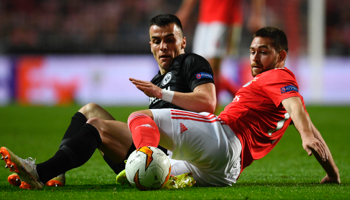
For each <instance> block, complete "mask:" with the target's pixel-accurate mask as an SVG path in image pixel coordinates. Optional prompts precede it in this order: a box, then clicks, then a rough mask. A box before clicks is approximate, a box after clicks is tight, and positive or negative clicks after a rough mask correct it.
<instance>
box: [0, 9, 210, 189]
mask: <svg viewBox="0 0 350 200" xmlns="http://www.w3.org/2000/svg"><path fill="white" fill-rule="evenodd" d="M149 34H150V42H149V43H150V47H151V51H152V53H153V55H154V58H155V60H156V61H157V63H158V66H159V72H158V74H157V75H156V76H155V77H154V78H153V79H152V80H151V82H148V81H142V80H137V79H134V78H130V81H131V82H132V83H133V84H134V85H135V86H136V87H137V88H138V89H140V90H141V91H143V92H144V93H145V94H146V95H147V96H149V97H150V104H149V108H152V109H153V108H176V109H182V110H192V111H196V112H200V111H206V112H214V110H215V107H216V96H215V86H214V84H213V83H214V81H213V73H212V69H211V67H210V65H209V63H208V62H207V61H206V60H205V59H204V58H203V57H201V56H198V55H196V54H192V53H190V54H186V53H185V51H184V49H185V47H186V38H185V37H184V36H183V30H182V25H181V22H180V20H179V19H178V18H177V17H176V16H174V15H167V14H166V15H158V16H156V17H154V18H153V19H151V21H150V24H149ZM96 148H98V149H99V150H100V151H102V152H103V155H104V158H105V160H106V161H107V163H108V164H109V165H110V166H111V167H112V169H113V170H114V171H115V173H119V172H120V171H121V170H123V169H124V168H125V163H124V160H125V159H126V158H127V157H128V156H129V154H130V153H131V152H132V151H133V150H134V149H135V147H134V145H133V142H132V137H131V133H130V131H129V129H128V126H127V124H126V123H125V122H120V121H116V120H114V118H113V117H112V115H111V114H110V113H108V112H107V111H106V110H104V109H103V108H102V107H100V106H99V105H97V104H94V103H89V104H87V105H85V106H83V107H82V108H81V109H79V111H78V112H77V113H75V114H74V116H73V117H72V120H71V123H70V125H69V127H68V129H67V131H66V133H65V135H64V136H63V139H62V142H61V144H60V148H59V150H58V151H57V153H56V154H55V155H54V156H53V157H52V158H50V159H49V160H47V161H45V162H43V163H40V164H35V163H34V162H32V161H30V160H28V159H26V160H24V159H21V158H18V157H17V156H15V155H14V154H13V153H11V151H10V150H8V149H7V148H5V147H2V148H1V149H0V153H2V155H3V156H2V158H3V159H5V162H6V163H7V165H6V166H7V167H10V169H11V170H15V171H16V172H17V173H18V175H19V177H20V179H21V180H22V183H23V185H22V186H21V187H22V188H33V189H41V188H42V187H43V184H45V183H49V185H50V184H51V185H56V184H59V185H64V180H65V178H64V173H65V172H66V171H68V170H70V169H73V168H76V167H79V166H81V165H82V164H84V163H85V162H86V161H88V160H89V159H90V157H91V156H92V155H93V153H94V151H95V150H96ZM21 166H22V168H21ZM23 167H24V168H23ZM58 175H60V176H58ZM56 176H58V177H56ZM54 177H56V178H54ZM52 178H54V179H53V180H52V181H49V180H50V179H52Z"/></svg>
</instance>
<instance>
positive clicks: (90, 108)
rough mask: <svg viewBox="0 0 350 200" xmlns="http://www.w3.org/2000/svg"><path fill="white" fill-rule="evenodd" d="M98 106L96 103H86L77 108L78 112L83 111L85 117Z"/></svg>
mask: <svg viewBox="0 0 350 200" xmlns="http://www.w3.org/2000/svg"><path fill="white" fill-rule="evenodd" d="M99 108H100V106H99V105H98V104H96V103H88V104H85V105H84V106H83V107H82V108H80V109H79V112H81V113H83V115H85V117H87V118H89V117H88V116H89V115H90V114H91V113H93V112H94V111H95V110H96V109H99Z"/></svg>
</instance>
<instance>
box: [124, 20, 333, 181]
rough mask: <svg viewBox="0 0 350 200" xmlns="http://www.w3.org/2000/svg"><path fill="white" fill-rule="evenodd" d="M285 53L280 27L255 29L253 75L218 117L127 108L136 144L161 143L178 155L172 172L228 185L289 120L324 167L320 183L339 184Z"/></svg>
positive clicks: (270, 145) (262, 153) (279, 134)
mask: <svg viewBox="0 0 350 200" xmlns="http://www.w3.org/2000/svg"><path fill="white" fill-rule="evenodd" d="M287 52H288V42H287V37H286V35H285V33H284V32H283V31H282V30H280V29H278V28H274V27H265V28H262V29H260V30H258V31H257V32H256V33H255V34H254V39H253V41H252V43H251V46H250V63H251V72H252V75H253V77H254V79H253V80H251V81H250V82H249V83H247V84H245V85H244V86H243V87H242V88H241V89H240V90H239V91H238V92H237V94H236V96H235V98H234V100H233V101H232V102H231V103H230V104H229V105H228V106H226V108H225V110H224V111H223V112H221V114H220V115H219V116H215V115H213V114H210V113H205V112H202V113H195V112H188V111H180V110H175V109H150V110H143V111H138V112H135V113H132V114H131V115H130V116H129V119H128V125H129V129H130V130H131V132H132V136H133V141H134V144H135V146H136V148H139V147H142V146H157V145H158V144H160V145H162V146H164V147H166V148H167V149H169V150H171V151H173V157H172V158H173V159H176V160H177V161H176V163H175V164H174V165H172V174H174V175H177V174H181V173H186V172H191V173H193V177H194V179H195V180H196V182H197V184H198V185H200V186H227V185H232V183H235V182H236V180H237V179H238V177H239V175H240V173H241V172H242V171H243V169H245V168H246V167H247V166H249V165H250V164H251V163H252V162H253V161H254V160H257V159H260V158H262V157H264V156H265V155H266V154H267V153H269V152H270V151H271V149H272V148H274V147H275V146H276V144H277V143H278V142H279V140H280V139H281V137H282V136H283V134H284V132H285V131H286V129H287V127H288V126H289V125H290V124H291V122H292V124H293V125H294V126H295V127H296V129H297V130H298V132H299V133H300V136H301V139H302V146H303V148H304V149H305V151H306V152H307V153H308V155H309V156H311V155H312V154H314V156H315V157H316V159H317V161H318V162H319V163H320V165H321V166H322V167H323V169H324V170H325V171H326V176H325V177H324V178H323V179H322V180H321V183H340V176H339V170H338V168H337V166H336V164H335V163H334V160H333V158H332V155H331V152H330V150H329V148H328V146H327V144H326V142H325V141H324V139H323V138H322V136H321V134H320V132H319V131H318V130H317V129H316V127H315V126H314V125H313V123H312V122H311V119H310V117H309V115H308V113H307V111H306V108H305V104H304V101H303V98H302V96H301V95H300V93H299V86H298V84H297V81H296V79H295V76H294V74H293V73H292V72H291V71H290V70H289V69H288V68H287V67H285V61H286V57H287ZM218 155H220V156H218Z"/></svg>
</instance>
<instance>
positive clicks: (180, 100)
mask: <svg viewBox="0 0 350 200" xmlns="http://www.w3.org/2000/svg"><path fill="white" fill-rule="evenodd" d="M171 103H172V104H174V105H177V106H179V107H181V108H183V109H186V110H190V111H194V112H210V113H214V111H215V108H216V97H215V94H214V95H208V94H204V93H194V92H191V93H181V92H175V94H174V98H173V100H172V102H171Z"/></svg>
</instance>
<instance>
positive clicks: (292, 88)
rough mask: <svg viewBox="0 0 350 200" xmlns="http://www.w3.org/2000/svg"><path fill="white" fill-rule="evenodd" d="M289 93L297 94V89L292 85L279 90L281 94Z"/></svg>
mask: <svg viewBox="0 0 350 200" xmlns="http://www.w3.org/2000/svg"><path fill="white" fill-rule="evenodd" d="M291 91H295V92H298V88H297V87H295V86H294V85H287V86H284V87H282V88H281V93H282V94H284V93H286V92H291Z"/></svg>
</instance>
